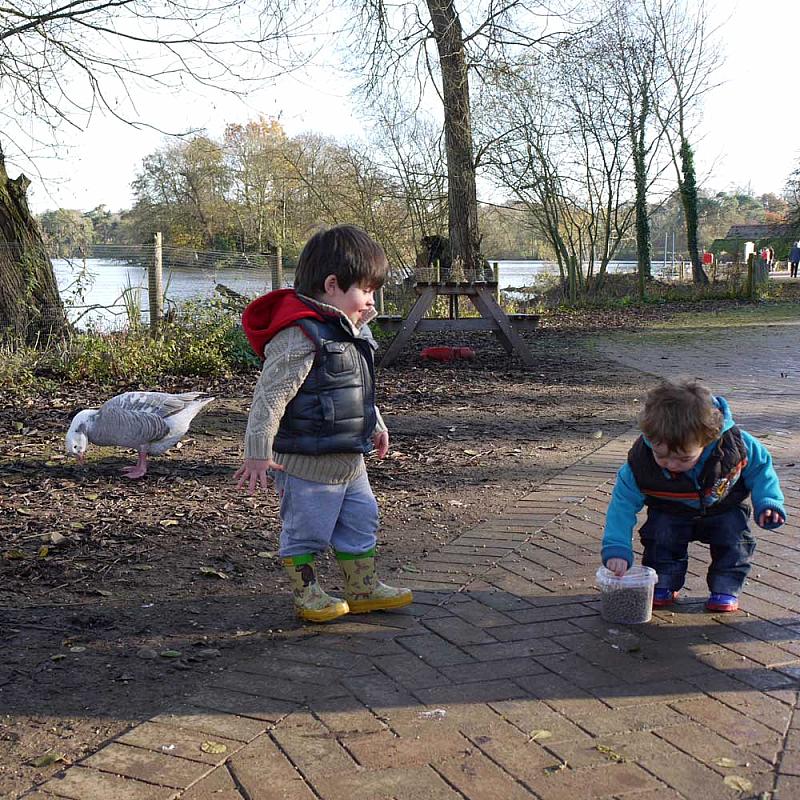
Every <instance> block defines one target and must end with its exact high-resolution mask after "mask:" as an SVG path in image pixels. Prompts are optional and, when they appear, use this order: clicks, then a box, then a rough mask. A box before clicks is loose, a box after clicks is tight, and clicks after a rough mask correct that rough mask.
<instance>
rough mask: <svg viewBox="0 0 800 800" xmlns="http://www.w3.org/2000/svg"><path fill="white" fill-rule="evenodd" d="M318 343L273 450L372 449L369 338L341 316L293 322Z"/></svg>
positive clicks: (313, 453)
mask: <svg viewBox="0 0 800 800" xmlns="http://www.w3.org/2000/svg"><path fill="white" fill-rule="evenodd" d="M295 324H296V325H298V326H299V327H300V328H302V329H303V332H304V333H305V335H306V336H308V338H309V339H310V340H311V341H312V342H313V343H314V347H315V349H316V355H315V356H314V364H313V365H312V367H311V372H309V374H308V377H307V378H306V379H305V381H303V384H302V386H301V387H300V390H299V391H298V393H297V394H296V395H295V396H294V397H293V398H292V400H291V401H290V402H289V404H288V405H287V406H286V411H285V412H284V414H283V417H282V419H281V423H280V426H279V428H278V434H277V436H276V437H275V441H274V442H273V445H272V447H273V449H274V450H275V451H276V452H278V453H303V454H305V455H311V456H318V455H322V454H324V453H368V452H369V451H370V450H372V433H373V431H374V430H375V424H376V422H377V416H376V414H375V367H374V365H373V360H372V346H371V345H370V343H369V341H367V340H366V339H363V338H361V337H357V336H354V335H353V333H352V331H350V330H349V329H348V327H347V323H346V321H345V320H343V319H333V318H330V319H326V320H325V321H321V320H316V319H301V320H299V321H298V322H296V323H295Z"/></svg>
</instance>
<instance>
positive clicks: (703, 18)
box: [643, 0, 720, 284]
mask: <svg viewBox="0 0 800 800" xmlns="http://www.w3.org/2000/svg"><path fill="white" fill-rule="evenodd" d="M643 2H644V9H645V15H646V19H647V21H648V24H649V27H650V29H651V30H652V32H653V35H654V37H655V42H656V46H657V57H658V58H659V59H661V60H663V63H664V68H665V71H666V80H665V81H664V82H663V83H662V85H661V87H660V91H659V92H658V93H657V94H656V95H655V96H654V109H655V113H656V114H657V115H658V118H659V120H660V122H661V125H662V126H663V128H664V131H665V134H666V140H667V143H668V145H669V149H670V154H671V157H672V162H673V164H674V165H675V172H676V175H677V180H678V190H679V192H680V196H681V203H682V205H683V213H684V221H685V225H686V241H687V248H688V250H689V258H690V259H691V262H692V276H693V280H694V282H695V283H697V284H706V283H708V276H707V275H706V273H705V270H704V269H703V265H702V263H701V260H700V248H699V244H698V226H699V216H698V207H697V206H698V187H697V170H696V168H695V164H694V148H693V146H692V136H693V134H694V131H693V124H694V122H695V118H696V114H697V112H698V110H699V107H700V102H701V100H702V98H703V96H704V95H705V94H706V92H708V91H709V89H711V88H713V84H712V82H711V81H712V79H713V74H714V71H715V70H716V69H717V67H718V66H719V64H720V56H719V54H718V52H717V51H716V50H715V49H714V46H713V41H712V40H713V34H714V31H713V30H711V29H710V26H709V17H708V10H707V8H706V5H705V2H704V0H699V2H696V3H688V2H687V0H643Z"/></svg>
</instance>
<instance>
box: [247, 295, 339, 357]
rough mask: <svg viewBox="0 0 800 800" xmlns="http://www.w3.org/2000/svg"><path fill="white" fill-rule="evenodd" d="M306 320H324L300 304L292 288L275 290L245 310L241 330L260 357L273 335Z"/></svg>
mask: <svg viewBox="0 0 800 800" xmlns="http://www.w3.org/2000/svg"><path fill="white" fill-rule="evenodd" d="M307 317H311V318H312V319H320V320H321V319H324V317H323V316H322V314H321V313H320V312H319V311H315V310H314V309H313V308H311V306H309V305H307V304H306V303H304V302H303V301H302V300H301V299H300V298H299V297H298V296H297V292H296V291H295V290H294V289H276V290H275V291H274V292H270V293H269V294H265V295H263V296H261V297H259V298H257V299H256V300H253V302H252V303H250V305H248V306H247V308H245V310H244V313H243V314H242V328H244V333H245V336H247V340H248V341H249V342H250V346H251V347H252V348H253V350H255V352H256V355H257V356H258V357H259V358H264V347H265V345H266V344H267V342H268V341H270V339H272V338H273V337H274V336H275V334H277V333H278V332H279V331H282V330H283V329H284V328H288V327H289V326H290V325H294V323H295V322H297V320H299V319H305V318H307Z"/></svg>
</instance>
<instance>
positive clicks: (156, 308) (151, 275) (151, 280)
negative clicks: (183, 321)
mask: <svg viewBox="0 0 800 800" xmlns="http://www.w3.org/2000/svg"><path fill="white" fill-rule="evenodd" d="M162 255H163V252H162V246H161V232H160V231H159V232H158V233H156V234H155V235H154V237H153V260H152V261H151V262H150V269H149V270H148V275H147V293H148V298H149V301H150V335H151V336H152V337H153V338H154V339H155V338H156V337H157V336H158V334H159V330H160V328H161V318H162V317H163V316H164V281H163V264H162Z"/></svg>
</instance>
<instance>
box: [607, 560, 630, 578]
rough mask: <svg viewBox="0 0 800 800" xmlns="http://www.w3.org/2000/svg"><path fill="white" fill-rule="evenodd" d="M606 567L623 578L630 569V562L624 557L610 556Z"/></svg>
mask: <svg viewBox="0 0 800 800" xmlns="http://www.w3.org/2000/svg"><path fill="white" fill-rule="evenodd" d="M606 569H607V570H610V571H611V572H613V573H614V574H615V575H616V576H617V577H618V578H621V577H622V576H623V575H624V574H625V573H626V572H627V571H628V562H627V561H626V560H625V559H624V558H609V559H608V561H606Z"/></svg>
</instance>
